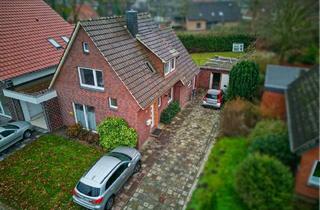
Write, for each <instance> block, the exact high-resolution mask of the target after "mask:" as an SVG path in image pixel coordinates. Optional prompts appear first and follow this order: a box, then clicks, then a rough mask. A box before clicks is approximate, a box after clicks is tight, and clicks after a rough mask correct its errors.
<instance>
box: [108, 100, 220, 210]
mask: <svg viewBox="0 0 320 210" xmlns="http://www.w3.org/2000/svg"><path fill="white" fill-rule="evenodd" d="M218 124H219V111H217V110H212V109H205V108H203V107H201V106H200V105H199V101H198V102H194V103H192V104H190V105H189V106H188V107H187V108H185V109H184V110H183V111H182V112H181V113H180V114H179V115H178V116H177V117H176V118H175V120H174V121H173V122H172V124H171V125H170V126H167V127H166V128H165V130H164V132H163V134H162V135H161V137H160V139H159V140H158V141H154V142H151V144H152V145H153V146H150V145H147V146H146V147H147V149H143V150H142V153H143V155H144V156H145V155H147V157H144V158H146V160H143V163H145V165H143V170H142V172H141V173H140V174H138V175H136V177H134V178H133V179H132V180H130V181H129V183H128V184H127V185H126V186H125V188H124V192H122V193H120V194H119V195H118V201H117V202H116V206H115V208H114V209H126V210H131V209H138V210H139V209H157V210H158V209H166V210H167V209H183V207H184V205H185V204H186V202H187V198H188V195H189V194H191V190H192V186H193V184H194V182H195V181H196V179H197V175H198V172H199V170H200V167H201V164H202V162H203V159H204V156H205V154H206V152H207V149H208V147H209V145H210V143H211V142H212V141H213V140H214V138H215V136H216V135H217V132H218ZM157 146H158V147H157ZM150 159H151V160H152V161H150ZM128 199H129V201H128Z"/></svg>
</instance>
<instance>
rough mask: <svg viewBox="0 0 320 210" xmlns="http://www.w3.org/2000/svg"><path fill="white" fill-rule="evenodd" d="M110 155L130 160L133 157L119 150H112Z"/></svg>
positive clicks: (122, 159)
mask: <svg viewBox="0 0 320 210" xmlns="http://www.w3.org/2000/svg"><path fill="white" fill-rule="evenodd" d="M108 155H109V156H111V157H115V158H118V159H119V160H121V161H130V160H132V159H131V157H129V156H128V155H125V154H123V153H119V152H110V153H109V154H108Z"/></svg>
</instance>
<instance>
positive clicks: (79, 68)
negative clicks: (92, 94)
mask: <svg viewBox="0 0 320 210" xmlns="http://www.w3.org/2000/svg"><path fill="white" fill-rule="evenodd" d="M81 69H88V70H91V71H93V80H94V85H87V84H84V83H83V82H82V77H81ZM97 71H99V72H101V73H102V82H103V86H104V78H103V72H102V71H101V70H98V69H92V68H87V67H78V74H79V81H80V86H81V87H85V88H90V89H96V90H104V87H99V86H98V80H97V73H96V72H97Z"/></svg>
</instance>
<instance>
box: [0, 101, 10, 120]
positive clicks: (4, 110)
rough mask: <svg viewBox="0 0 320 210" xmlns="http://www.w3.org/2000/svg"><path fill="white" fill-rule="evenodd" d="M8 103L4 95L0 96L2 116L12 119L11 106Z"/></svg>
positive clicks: (0, 112) (0, 113)
mask: <svg viewBox="0 0 320 210" xmlns="http://www.w3.org/2000/svg"><path fill="white" fill-rule="evenodd" d="M6 102H7V98H6V97H5V96H4V95H0V115H2V116H5V117H9V118H11V116H10V115H11V114H10V110H9V106H8V105H7V103H6Z"/></svg>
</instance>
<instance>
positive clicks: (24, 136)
mask: <svg viewBox="0 0 320 210" xmlns="http://www.w3.org/2000/svg"><path fill="white" fill-rule="evenodd" d="M31 135H32V133H31V131H30V130H26V131H25V132H24V134H23V138H24V139H27V138H30V137H31Z"/></svg>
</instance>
